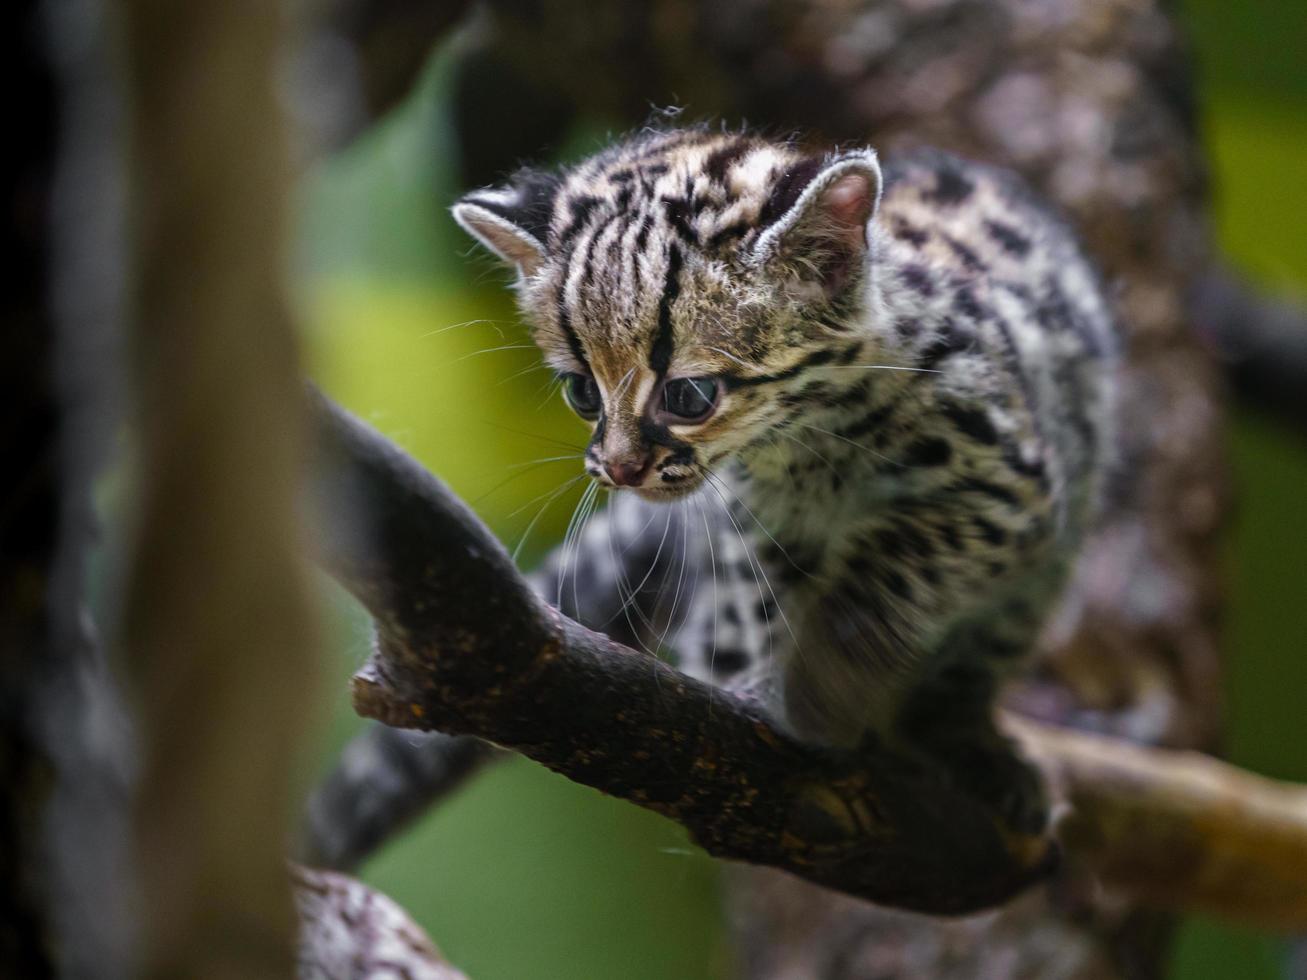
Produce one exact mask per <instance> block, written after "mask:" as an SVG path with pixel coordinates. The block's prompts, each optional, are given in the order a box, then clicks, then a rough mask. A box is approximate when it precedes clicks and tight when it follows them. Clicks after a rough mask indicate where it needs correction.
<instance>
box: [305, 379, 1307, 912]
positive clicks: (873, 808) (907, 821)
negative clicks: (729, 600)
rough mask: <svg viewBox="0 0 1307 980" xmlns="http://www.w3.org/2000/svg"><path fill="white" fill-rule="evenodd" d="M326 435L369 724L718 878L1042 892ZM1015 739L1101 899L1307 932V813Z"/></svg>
mask: <svg viewBox="0 0 1307 980" xmlns="http://www.w3.org/2000/svg"><path fill="white" fill-rule="evenodd" d="M315 421H316V426H317V429H318V436H319V440H320V452H321V453H322V454H323V456H324V458H323V460H322V463H323V465H322V466H321V467H320V472H321V473H322V474H323V484H322V488H321V489H322V490H323V491H324V494H325V502H326V504H327V511H326V514H327V519H326V522H325V528H324V535H323V537H324V541H325V554H324V556H323V560H324V563H325V564H326V566H327V568H328V569H329V570H330V571H331V573H332V574H333V575H335V576H336V577H337V578H338V579H339V580H340V581H341V582H342V583H343V584H344V585H345V586H346V587H347V588H348V589H350V591H351V592H353V593H354V594H355V595H356V596H357V597H358V598H359V599H360V600H361V601H362V602H363V603H364V605H365V606H367V608H368V609H369V611H371V612H372V614H373V616H374V617H375V618H376V620H377V628H378V640H377V645H376V650H375V652H374V654H373V656H372V657H371V659H370V660H369V662H368V663H367V665H366V666H365V667H364V668H363V669H362V670H360V671H359V672H358V674H356V675H355V678H354V703H355V707H356V708H357V710H358V711H359V712H360V713H361V714H363V715H366V716H368V717H372V718H376V719H378V720H380V721H383V722H385V723H386V724H388V725H393V726H397V727H403V728H419V729H433V728H438V729H440V730H443V731H447V732H451V733H460V734H471V735H476V736H478V737H480V738H484V739H488V740H492V741H494V742H496V743H498V744H501V745H504V746H507V747H510V748H513V749H516V750H517V751H519V752H521V753H523V754H524V755H527V756H529V757H530V758H532V759H535V760H536V761H538V762H541V763H542V764H544V765H546V766H548V767H549V768H551V769H554V770H555V771H557V772H560V773H562V774H563V775H566V776H568V777H569V778H571V779H574V780H576V781H577V782H581V783H584V784H586V785H589V786H593V787H595V788H597V789H600V790H602V791H604V792H607V793H610V794H612V795H615V796H619V797H622V798H624V799H627V800H630V801H632V802H634V803H638V804H639V805H641V806H644V807H647V808H649V809H651V810H654V811H656V812H658V813H661V814H663V815H665V816H668V817H670V818H672V819H673V820H676V821H677V822H679V823H681V824H682V825H684V826H685V827H686V828H687V829H688V830H689V831H690V834H691V835H692V836H693V838H694V839H695V840H696V841H697V842H698V843H699V844H700V845H702V846H703V847H704V848H705V849H706V850H707V851H708V852H709V853H711V854H713V855H715V856H717V857H722V858H730V859H733V860H740V861H747V862H751V863H755V864H765V865H770V866H773V867H778V868H782V869H784V870H787V871H790V872H792V873H794V874H797V875H799V876H801V877H803V878H806V879H808V880H809V881H812V882H815V883H818V884H821V885H823V886H825V887H828V888H834V889H838V890H840V891H844V892H847V893H850V894H853V895H856V896H860V897H863V898H867V899H871V900H873V901H876V902H878V903H881V904H885V905H890V906H894V907H899V908H906V909H913V910H917V911H923V912H932V913H941V914H947V913H960V912H967V911H972V910H976V909H980V908H985V907H988V906H991V905H994V904H997V903H998V902H1001V901H1003V900H1004V899H1006V898H1008V897H1010V896H1011V895H1013V894H1015V893H1016V892H1017V891H1019V890H1020V889H1021V888H1022V887H1023V886H1025V885H1027V884H1029V883H1031V882H1033V881H1035V880H1037V879H1038V878H1039V877H1040V876H1042V875H1044V874H1045V873H1047V872H1048V871H1049V870H1050V868H1051V866H1052V862H1051V860H1050V856H1051V854H1052V853H1053V850H1054V847H1053V844H1052V842H1051V840H1048V839H1040V838H1032V837H1023V836H1019V835H1015V834H1011V833H1009V832H1007V831H1006V830H1005V828H1004V827H1003V826H1002V825H1001V824H1000V823H999V822H998V820H997V818H996V817H995V816H994V815H993V814H992V813H990V812H988V811H987V810H985V809H984V808H983V807H981V806H980V805H979V804H978V803H977V802H975V801H974V800H972V799H970V798H969V797H967V796H965V795H963V794H962V793H961V792H959V791H958V790H957V789H956V788H954V787H953V786H951V785H950V784H949V783H948V782H947V780H946V778H945V777H944V776H943V774H942V773H941V772H940V771H939V770H936V769H933V768H931V767H930V765H929V764H928V763H926V762H924V761H922V760H919V759H916V758H913V757H911V756H909V755H907V754H905V753H903V752H901V751H898V750H893V749H890V748H887V747H883V746H877V745H871V746H868V747H865V748H863V749H860V750H858V751H857V752H839V751H830V750H824V749H819V748H815V747H813V746H809V745H805V744H802V743H800V742H798V741H796V740H795V739H793V738H792V737H791V736H790V735H788V734H787V733H786V732H785V731H784V730H782V729H780V728H778V727H777V726H776V725H775V723H774V722H773V721H772V720H771V719H770V718H769V717H768V716H767V715H766V714H765V713H764V712H763V710H762V709H761V707H760V706H759V705H757V704H755V703H753V702H751V701H750V700H748V699H747V698H745V697H742V696H740V695H737V694H733V693H729V692H723V691H721V690H718V689H715V688H712V687H709V686H708V685H706V684H703V683H700V682H698V681H696V680H693V679H691V678H688V677H686V676H684V675H682V674H680V673H678V672H677V671H675V670H674V669H672V668H671V667H669V666H667V665H666V664H663V663H661V662H659V661H657V660H655V659H653V658H652V657H649V656H647V655H645V654H641V653H637V652H635V651H634V650H631V649H629V648H627V647H624V646H621V645H620V644H617V643H614V642H613V641H611V640H609V639H608V638H606V637H603V636H601V635H599V634H596V633H593V632H591V631H589V630H587V629H585V628H584V627H582V626H580V625H578V624H577V623H575V622H573V621H571V620H569V619H567V618H566V617H564V616H562V615H561V614H560V613H558V612H557V611H556V610H554V609H551V608H549V607H547V606H546V605H544V604H543V603H542V602H541V601H540V600H539V599H537V598H536V596H535V595H534V593H532V592H531V590H530V589H529V588H528V587H527V585H526V583H525V581H524V580H523V579H522V577H521V575H520V574H519V573H518V571H517V569H516V568H515V567H514V566H513V564H512V562H511V560H510V559H509V557H508V555H507V554H506V553H505V552H504V550H503V548H502V547H501V546H500V545H499V543H498V542H497V541H495V539H494V538H493V537H492V536H491V535H490V533H489V531H488V530H487V529H486V528H485V527H484V526H483V525H482V524H481V523H480V521H479V520H478V519H477V518H476V517H475V515H473V514H472V512H471V511H470V510H469V509H468V508H467V507H466V506H465V505H464V504H463V503H462V502H461V501H459V500H458V499H456V498H455V497H454V496H453V495H452V494H451V493H450V492H449V490H448V489H447V488H446V487H445V486H444V485H443V484H442V483H441V482H440V481H439V480H437V479H436V478H435V477H434V476H432V475H430V474H429V473H427V472H425V471H424V470H422V469H421V467H420V466H419V465H418V464H417V463H416V462H415V461H413V460H412V459H410V458H409V457H407V456H405V455H404V454H403V453H402V452H400V451H399V450H398V449H397V448H395V447H394V446H393V445H391V444H390V443H388V442H387V441H386V440H385V439H384V438H382V437H381V436H379V435H378V434H377V433H375V432H374V431H372V430H371V429H369V428H367V427H366V426H364V425H363V424H361V423H359V422H358V421H356V420H354V419H352V418H350V417H349V416H347V415H346V414H345V413H344V412H343V411H341V410H340V409H339V408H337V407H335V406H334V405H332V404H331V403H330V402H328V401H326V400H325V399H317V400H316V406H315ZM360 521H365V522H367V525H366V527H362V528H361V527H360V524H359V522H360ZM1008 724H1009V726H1010V728H1011V731H1012V733H1013V734H1014V735H1016V736H1017V737H1018V738H1019V740H1020V742H1021V743H1022V744H1023V745H1024V747H1025V749H1026V751H1027V752H1028V754H1029V755H1030V756H1031V757H1032V758H1033V759H1034V760H1035V761H1036V762H1037V763H1038V764H1039V765H1040V767H1041V768H1042V770H1043V771H1044V773H1045V775H1046V776H1047V778H1048V780H1049V785H1050V789H1051V790H1052V792H1053V795H1054V796H1055V798H1056V799H1058V800H1060V801H1061V802H1062V803H1063V804H1064V805H1065V806H1064V808H1062V813H1063V815H1062V817H1061V818H1060V820H1059V821H1058V823H1057V828H1056V829H1057V834H1058V837H1059V839H1060V843H1061V844H1062V845H1063V846H1064V847H1065V848H1066V849H1067V850H1068V852H1069V853H1070V855H1071V856H1072V857H1073V858H1074V860H1075V861H1076V862H1078V863H1082V864H1084V865H1085V866H1087V867H1088V869H1089V870H1090V871H1091V872H1092V873H1094V874H1095V875H1097V876H1098V877H1099V878H1100V880H1101V881H1102V882H1103V883H1104V884H1105V885H1108V886H1112V887H1118V888H1122V889H1126V890H1128V891H1129V892H1130V893H1132V894H1133V895H1134V896H1136V897H1139V898H1142V899H1144V900H1146V901H1150V902H1154V903H1159V904H1163V905H1166V906H1184V907H1190V908H1197V909H1202V910H1204V911H1207V912H1211V913H1214V914H1219V915H1223V916H1226V917H1229V918H1234V919H1239V920H1242V921H1245V922H1250V923H1254V924H1257V925H1261V926H1270V927H1276V928H1283V929H1307V789H1303V788H1299V787H1290V786H1284V785H1281V784H1277V783H1275V782H1273V781H1271V780H1267V779H1263V778H1261V777H1257V776H1254V775H1251V774H1249V773H1245V772H1241V771H1240V770H1238V769H1236V768H1234V767H1232V766H1229V765H1227V764H1225V763H1221V762H1218V761H1217V760H1214V759H1211V758H1207V757H1205V756H1201V755H1198V754H1196V753H1188V752H1177V751H1170V750H1164V749H1151V748H1144V747H1140V746H1136V745H1133V744H1131V743H1129V742H1125V741H1122V740H1119V739H1110V738H1104V737H1102V736H1095V735H1090V734H1087V733H1083V732H1077V731H1073V730H1070V729H1061V728H1056V727H1053V726H1048V725H1040V724H1036V723H1034V722H1030V721H1026V720H1021V719H1010V720H1009V722H1008Z"/></svg>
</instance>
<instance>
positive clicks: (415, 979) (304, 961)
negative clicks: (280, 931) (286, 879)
mask: <svg viewBox="0 0 1307 980" xmlns="http://www.w3.org/2000/svg"><path fill="white" fill-rule="evenodd" d="M291 880H292V881H294V883H295V904H296V906H297V908H298V910H299V917H300V943H299V963H298V969H297V972H296V976H297V980H342V978H344V977H405V978H407V980H467V978H466V977H464V975H463V974H462V973H460V972H459V971H458V970H456V969H454V967H452V966H450V965H449V963H447V962H446V961H445V958H444V957H443V956H441V955H440V950H438V949H437V948H436V945H435V943H433V942H432V941H431V939H430V937H428V936H427V934H426V933H425V932H423V931H422V929H421V927H420V926H418V925H417V923H415V922H414V921H413V920H412V919H410V918H409V917H408V914H407V913H406V912H405V911H404V910H403V909H402V908H400V907H399V906H398V905H396V904H395V903H394V902H392V901H391V900H390V899H389V898H387V897H386V896H385V895H382V894H381V893H379V892H376V891H373V890H372V889H371V888H369V887H368V886H367V885H365V884H363V882H361V881H359V880H357V879H355V878H351V877H349V876H348V875H343V874H337V873H335V872H331V871H312V870H309V869H308V868H300V867H292V868H291Z"/></svg>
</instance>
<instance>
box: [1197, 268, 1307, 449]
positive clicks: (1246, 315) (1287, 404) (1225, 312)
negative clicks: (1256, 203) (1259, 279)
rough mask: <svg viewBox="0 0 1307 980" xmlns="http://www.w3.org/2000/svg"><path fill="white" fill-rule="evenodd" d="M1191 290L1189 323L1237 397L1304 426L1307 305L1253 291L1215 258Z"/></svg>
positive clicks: (1306, 416) (1306, 419) (1306, 411)
mask: <svg viewBox="0 0 1307 980" xmlns="http://www.w3.org/2000/svg"><path fill="white" fill-rule="evenodd" d="M1191 293H1192V295H1191V296H1190V306H1191V308H1192V310H1193V317H1194V325H1195V326H1196V327H1197V328H1198V331H1199V333H1200V335H1201V336H1203V337H1204V339H1206V340H1207V341H1208V343H1210V344H1211V345H1212V346H1213V348H1215V351H1216V354H1217V356H1218V357H1219V358H1220V360H1221V362H1222V364H1223V365H1224V367H1225V373H1226V377H1227V378H1229V380H1230V384H1231V385H1232V386H1233V387H1234V390H1235V393H1236V394H1238V396H1239V398H1240V400H1241V401H1242V402H1244V403H1245V404H1247V405H1251V406H1252V407H1253V408H1256V409H1259V410H1261V411H1264V412H1266V413H1268V414H1269V415H1270V416H1271V417H1273V418H1276V419H1279V420H1280V421H1282V422H1285V423H1287V424H1288V425H1290V426H1292V427H1293V428H1295V429H1298V430H1307V309H1304V308H1303V307H1302V306H1301V305H1300V304H1298V303H1295V302H1293V301H1291V300H1290V299H1289V298H1287V297H1277V296H1270V295H1267V294H1266V293H1263V292H1261V291H1259V290H1258V289H1257V288H1256V287H1255V286H1254V285H1253V284H1252V283H1250V282H1248V281H1247V280H1246V279H1245V278H1244V277H1243V276H1241V275H1239V274H1238V273H1237V272H1234V271H1233V270H1232V269H1229V268H1227V267H1225V266H1223V265H1221V264H1219V263H1218V264H1216V265H1214V267H1213V268H1212V269H1210V270H1209V271H1208V273H1207V275H1205V276H1202V277H1200V278H1198V280H1197V281H1196V282H1195V284H1194V287H1193V289H1192V291H1191Z"/></svg>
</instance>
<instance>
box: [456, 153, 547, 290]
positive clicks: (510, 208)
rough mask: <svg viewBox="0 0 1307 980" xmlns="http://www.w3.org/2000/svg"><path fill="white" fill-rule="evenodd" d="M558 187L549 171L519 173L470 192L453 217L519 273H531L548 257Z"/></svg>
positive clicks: (457, 206)
mask: <svg viewBox="0 0 1307 980" xmlns="http://www.w3.org/2000/svg"><path fill="white" fill-rule="evenodd" d="M557 190H558V181H557V179H556V178H554V177H552V176H550V175H548V174H540V173H523V174H519V175H518V176H517V177H515V178H514V180H513V182H512V183H511V184H509V185H508V186H507V187H490V188H486V189H484V190H479V191H473V192H472V193H471V194H468V195H467V196H466V197H464V198H463V199H462V200H460V201H459V202H458V203H457V204H455V205H454V208H453V211H454V220H455V221H457V222H458V223H459V225H461V226H462V228H463V230H464V231H466V232H467V233H468V234H469V235H471V236H472V237H473V238H475V239H476V240H477V241H479V242H480V243H481V244H482V245H484V246H485V247H486V248H488V249H490V251H492V252H494V253H495V254H496V255H498V256H499V257H500V258H501V259H503V260H504V261H505V262H508V263H509V264H511V265H513V266H515V267H516V269H517V271H518V274H519V275H521V276H523V277H530V276H533V275H535V273H536V272H537V271H538V270H539V268H540V266H541V265H542V264H543V263H544V260H545V248H546V244H547V242H548V240H549V222H550V220H551V218H552V216H553V204H554V196H555V194H556V193H557Z"/></svg>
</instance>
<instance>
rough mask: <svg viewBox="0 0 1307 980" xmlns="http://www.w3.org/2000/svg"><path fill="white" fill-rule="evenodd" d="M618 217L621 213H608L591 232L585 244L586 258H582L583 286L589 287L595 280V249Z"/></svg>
mask: <svg viewBox="0 0 1307 980" xmlns="http://www.w3.org/2000/svg"><path fill="white" fill-rule="evenodd" d="M618 217H619V215H618V214H617V213H616V212H614V213H612V214H610V215H608V217H606V218H604V220H603V221H601V222H599V224H598V225H597V226H596V227H595V230H594V231H593V232H592V233H591V234H590V241H588V242H586V246H585V258H584V259H582V260H581V286H582V288H585V287H588V286H589V285H590V283H591V282H593V281H594V273H595V261H594V258H595V249H596V248H597V247H598V246H599V239H601V238H603V237H604V234H605V233H606V232H607V231H608V229H609V228H610V227H612V224H613V222H614V221H616V220H617V218H618Z"/></svg>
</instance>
